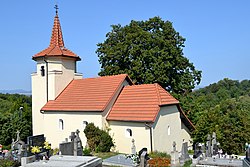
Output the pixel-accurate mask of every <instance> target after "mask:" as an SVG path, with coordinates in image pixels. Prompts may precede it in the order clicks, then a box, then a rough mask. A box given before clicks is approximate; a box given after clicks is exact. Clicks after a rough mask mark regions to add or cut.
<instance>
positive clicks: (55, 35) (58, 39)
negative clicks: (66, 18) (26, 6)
mask: <svg viewBox="0 0 250 167" xmlns="http://www.w3.org/2000/svg"><path fill="white" fill-rule="evenodd" d="M55 9H56V16H55V18H54V26H53V29H52V34H51V39H50V45H49V46H50V47H53V46H59V47H60V48H64V42H63V36H62V29H61V25H60V21H59V17H58V11H57V9H58V7H57V5H56V6H55Z"/></svg>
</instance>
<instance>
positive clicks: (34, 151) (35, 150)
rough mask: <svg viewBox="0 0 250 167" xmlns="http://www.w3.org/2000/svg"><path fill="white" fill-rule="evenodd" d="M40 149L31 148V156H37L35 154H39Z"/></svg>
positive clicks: (36, 147)
mask: <svg viewBox="0 0 250 167" xmlns="http://www.w3.org/2000/svg"><path fill="white" fill-rule="evenodd" d="M40 149H41V147H38V146H32V147H31V152H32V153H33V154H37V153H40V152H41V150H40Z"/></svg>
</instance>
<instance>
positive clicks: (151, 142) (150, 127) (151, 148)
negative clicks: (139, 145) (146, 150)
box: [145, 123, 153, 152]
mask: <svg viewBox="0 0 250 167" xmlns="http://www.w3.org/2000/svg"><path fill="white" fill-rule="evenodd" d="M145 126H146V127H147V128H149V132H150V136H149V138H150V151H151V152H153V135H152V124H148V123H145Z"/></svg>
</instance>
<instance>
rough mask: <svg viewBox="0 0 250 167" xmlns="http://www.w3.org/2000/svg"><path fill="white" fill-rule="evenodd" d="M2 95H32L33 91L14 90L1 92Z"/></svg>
mask: <svg viewBox="0 0 250 167" xmlns="http://www.w3.org/2000/svg"><path fill="white" fill-rule="evenodd" d="M0 93H3V94H22V95H27V96H30V95H31V91H27V90H23V89H13V90H0Z"/></svg>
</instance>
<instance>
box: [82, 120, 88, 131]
mask: <svg viewBox="0 0 250 167" xmlns="http://www.w3.org/2000/svg"><path fill="white" fill-rule="evenodd" d="M88 124H89V123H88V121H83V122H82V126H83V129H85V128H86V126H87V125H88Z"/></svg>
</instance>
